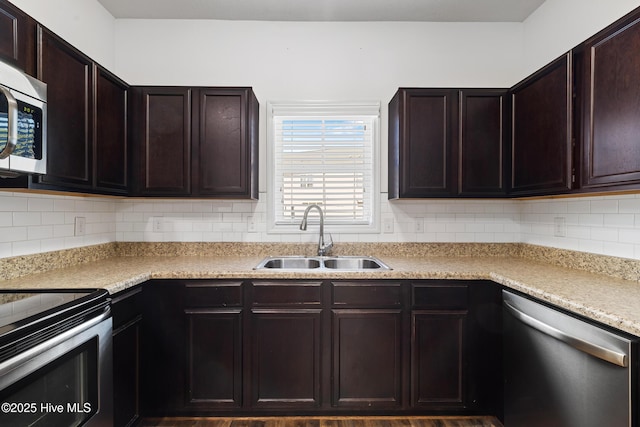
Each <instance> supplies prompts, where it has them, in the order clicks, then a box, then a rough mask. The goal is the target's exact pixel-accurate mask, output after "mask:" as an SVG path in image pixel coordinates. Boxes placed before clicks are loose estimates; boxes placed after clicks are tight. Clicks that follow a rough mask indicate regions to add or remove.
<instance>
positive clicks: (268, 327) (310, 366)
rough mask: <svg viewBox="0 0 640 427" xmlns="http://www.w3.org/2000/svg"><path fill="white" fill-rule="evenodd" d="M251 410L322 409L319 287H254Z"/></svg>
mask: <svg viewBox="0 0 640 427" xmlns="http://www.w3.org/2000/svg"><path fill="white" fill-rule="evenodd" d="M251 290H252V298H251V300H252V303H251V304H252V309H251V331H250V336H251V338H250V339H251V351H250V352H251V354H250V356H249V358H250V359H251V365H250V366H251V377H250V383H249V384H247V387H248V389H249V390H250V391H251V407H252V408H256V409H259V408H265V409H286V410H302V409H308V410H309V409H314V408H318V407H319V406H320V359H321V348H320V346H321V343H322V341H321V337H320V331H321V319H322V309H321V282H319V281H311V282H307V281H305V282H299V281H293V282H290V281H285V282H281V281H277V282H273V281H268V282H263V281H253V283H252V286H251Z"/></svg>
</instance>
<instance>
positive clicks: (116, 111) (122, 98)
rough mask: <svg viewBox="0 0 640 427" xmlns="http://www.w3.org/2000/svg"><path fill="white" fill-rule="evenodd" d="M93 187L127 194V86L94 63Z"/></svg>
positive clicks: (103, 190)
mask: <svg viewBox="0 0 640 427" xmlns="http://www.w3.org/2000/svg"><path fill="white" fill-rule="evenodd" d="M94 81H95V85H94V91H95V92H94V93H95V95H94V104H95V105H94V108H93V111H94V113H95V117H94V120H93V123H94V125H95V128H94V140H95V150H94V153H95V155H94V165H93V175H94V178H93V183H94V185H93V187H94V188H95V189H96V190H98V191H101V192H105V193H111V192H112V193H121V194H126V193H127V190H128V188H129V180H128V173H127V171H128V132H127V123H128V121H127V102H128V94H129V86H128V85H127V84H126V83H124V82H123V81H122V80H120V79H119V78H117V77H116V76H114V75H113V74H111V73H109V72H108V71H106V70H105V69H103V68H101V67H99V66H95V67H94Z"/></svg>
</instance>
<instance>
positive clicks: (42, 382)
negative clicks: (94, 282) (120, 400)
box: [0, 306, 113, 427]
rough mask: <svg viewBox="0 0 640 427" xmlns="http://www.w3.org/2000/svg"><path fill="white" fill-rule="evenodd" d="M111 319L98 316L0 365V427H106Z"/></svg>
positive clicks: (110, 410) (110, 420) (109, 406)
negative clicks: (0, 426)
mask: <svg viewBox="0 0 640 427" xmlns="http://www.w3.org/2000/svg"><path fill="white" fill-rule="evenodd" d="M111 333H112V319H111V312H110V309H109V307H108V306H107V307H106V308H105V310H104V312H102V313H101V314H100V315H99V316H97V317H94V318H92V319H91V320H88V321H86V322H85V323H82V324H80V325H78V326H76V327H74V328H72V329H70V330H67V331H65V332H63V333H61V334H59V335H56V336H54V337H52V338H51V339H50V340H48V341H45V342H43V343H42V344H39V345H38V346H36V347H33V348H31V349H29V350H26V351H24V352H22V353H20V354H19V355H18V356H15V357H13V358H12V359H9V360H6V361H5V362H3V363H1V364H0V405H1V407H0V425H2V426H47V427H56V426H60V427H70V426H92V427H95V426H104V427H107V426H111V425H112V424H113V416H112V414H113V408H112V400H113V398H112V388H113V387H112V363H113V362H112V354H111V352H112V350H111Z"/></svg>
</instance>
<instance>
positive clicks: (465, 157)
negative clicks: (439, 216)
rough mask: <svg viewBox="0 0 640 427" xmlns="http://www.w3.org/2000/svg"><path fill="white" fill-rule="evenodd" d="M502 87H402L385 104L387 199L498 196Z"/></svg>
mask: <svg viewBox="0 0 640 427" xmlns="http://www.w3.org/2000/svg"><path fill="white" fill-rule="evenodd" d="M508 105H509V103H508V97H507V92H506V90H504V89H426V88H401V89H399V90H398V92H397V93H396V95H395V96H394V97H393V99H392V100H391V102H390V103H389V198H390V199H398V198H425V197H453V196H473V197H482V196H494V197H495V196H503V195H505V193H506V185H505V175H506V169H505V164H506V163H505V158H506V157H505V153H504V150H505V143H504V140H503V138H504V135H506V134H507V132H506V131H507V129H508V124H509V121H508V114H507V113H508Z"/></svg>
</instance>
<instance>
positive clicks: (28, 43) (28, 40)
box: [0, 0, 36, 75]
mask: <svg viewBox="0 0 640 427" xmlns="http://www.w3.org/2000/svg"><path fill="white" fill-rule="evenodd" d="M35 31H36V24H35V21H34V20H33V19H31V17H30V16H29V15H27V14H26V13H24V12H22V11H21V10H20V9H18V8H17V7H15V6H13V5H12V4H11V3H9V2H8V1H5V0H0V59H1V60H3V61H6V62H10V63H12V64H13V65H15V66H17V67H18V68H20V69H22V70H24V71H25V72H26V73H27V74H31V75H35V71H36V70H35V59H36V52H35V47H36V43H35V34H36V32H35Z"/></svg>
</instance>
